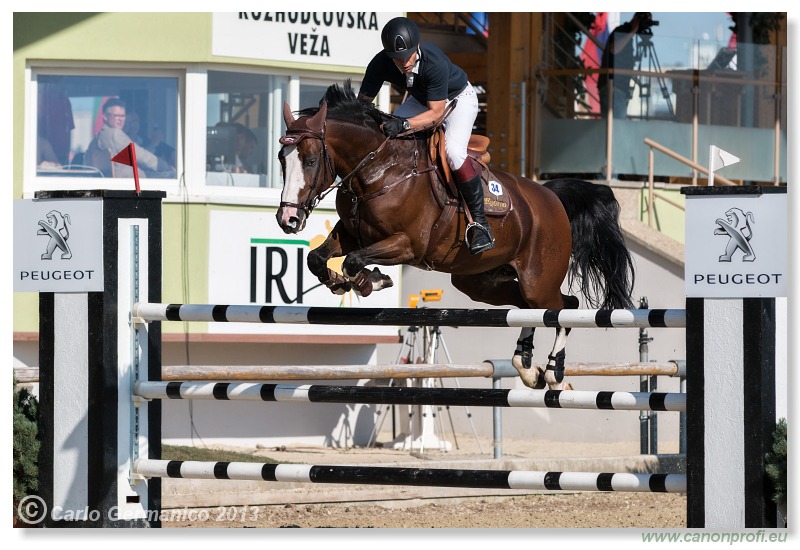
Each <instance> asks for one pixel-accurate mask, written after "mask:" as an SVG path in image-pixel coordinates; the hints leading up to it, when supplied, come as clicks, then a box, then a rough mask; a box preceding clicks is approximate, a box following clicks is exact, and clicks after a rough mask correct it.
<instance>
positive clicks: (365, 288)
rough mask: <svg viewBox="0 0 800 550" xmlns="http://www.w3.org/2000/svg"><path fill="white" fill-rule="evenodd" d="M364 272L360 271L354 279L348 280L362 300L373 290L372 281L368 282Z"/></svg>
mask: <svg viewBox="0 0 800 550" xmlns="http://www.w3.org/2000/svg"><path fill="white" fill-rule="evenodd" d="M365 272H366V270H364V269H362V270H361V271H360V272H359V273H358V274H357V275H356V276H355V277H352V278H351V279H350V281H351V282H352V283H353V290H355V292H356V294H357V295H358V296H361V297H362V298H366V297H367V296H369V295H370V294H372V290H373V287H372V281H370V280H369V276H368V275H366V274H365Z"/></svg>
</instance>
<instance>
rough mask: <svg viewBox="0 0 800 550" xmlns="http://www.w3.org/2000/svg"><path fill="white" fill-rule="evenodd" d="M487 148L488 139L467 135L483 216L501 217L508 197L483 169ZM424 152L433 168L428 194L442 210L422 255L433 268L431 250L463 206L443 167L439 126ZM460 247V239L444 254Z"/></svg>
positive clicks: (508, 205) (507, 207)
mask: <svg viewBox="0 0 800 550" xmlns="http://www.w3.org/2000/svg"><path fill="white" fill-rule="evenodd" d="M488 147H489V138H488V137H486V136H480V135H475V134H473V135H472V136H470V140H469V144H468V146H467V155H469V157H470V158H472V159H473V160H474V161H475V162H477V163H478V164H479V165H480V167H481V184H482V185H483V207H484V213H485V214H486V215H487V216H493V217H503V216H505V215H506V214H508V213H509V212H510V211H511V208H512V204H511V196H510V195H509V194H508V193H506V192H505V190H504V188H503V185H502V184H501V183H500V182H499V181H498V179H497V178H496V177H495V176H494V174H492V172H491V170H489V167H488V166H487V164H488V162H489V160H490V158H491V156H490V155H489V152H488V151H487V149H488ZM428 151H429V157H430V161H431V166H435V167H436V169H435V170H434V171H433V173H434V175H435V176H434V177H431V178H430V181H431V191H432V192H433V196H434V197H435V198H436V202H437V203H438V204H439V208H441V209H442V213H441V215H440V216H439V219H438V220H436V223H434V224H433V227H432V228H431V235H430V239H429V240H428V247H427V250H426V252H425V256H424V257H425V258H426V260H425V263H426V265H427V266H428V268H430V269H433V265H434V263H435V262H436V260H437V259H439V258H436V259H434V251H435V250H436V248H437V247H438V245H439V243H440V242H441V241H442V239H443V238H444V234H445V232H446V231H447V230H448V228H449V226H450V222H451V221H452V219H453V216H455V214H456V212H464V204H463V201H462V200H461V197H460V195H459V193H458V189H457V187H456V183H455V181H454V180H453V174H452V171H451V170H450V167H449V166H448V164H447V155H446V154H445V133H444V128H443V127H442V126H440V125H437V126H436V127H435V128H434V129H433V131H432V134H431V137H430V138H429V141H428ZM461 244H462V241H461V240H457V241H456V242H454V243H452V245H451V247H450V250H449V251H448V252H447V253H446V254H449V253H450V252H452V251H453V250H456V249H458V248H459V247H460V246H461Z"/></svg>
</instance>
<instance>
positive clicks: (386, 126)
mask: <svg viewBox="0 0 800 550" xmlns="http://www.w3.org/2000/svg"><path fill="white" fill-rule="evenodd" d="M408 128H409V126H408V120H406V119H404V118H393V119H390V120H387V121H386V122H384V123H383V133H384V134H386V135H387V136H389V137H390V138H393V137H396V136H397V134H399V133H400V132H403V131H405V130H408Z"/></svg>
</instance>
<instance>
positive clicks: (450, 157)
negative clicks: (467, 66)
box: [394, 82, 478, 170]
mask: <svg viewBox="0 0 800 550" xmlns="http://www.w3.org/2000/svg"><path fill="white" fill-rule="evenodd" d="M456 99H457V100H458V104H457V105H456V108H455V109H453V112H452V113H450V116H448V117H447V120H445V121H444V134H445V146H446V154H447V164H448V165H450V169H451V170H458V169H459V168H461V165H462V164H464V161H465V160H467V145H468V144H469V137H470V136H471V135H472V128H473V126H474V125H475V118H476V117H477V116H478V94H477V93H475V88H473V87H472V84H470V83H469V82H468V83H467V87H466V88H464V91H463V92H461V93H460V94H459V95H458V96H457V97H456ZM449 104H450V101H449V100H448V101H447V105H449ZM427 110H428V106H427V105H423V104H422V103H420V102H419V101H417V100H416V99H415V98H414V96H411V95H409V96H408V99H407V100H405V102H403V104H402V105H400V106H399V107H398V108H397V109H396V110H395V112H394V115H395V116H399V117H403V118H411V117H413V116H416V115H418V114H420V113H424V112H425V111H427Z"/></svg>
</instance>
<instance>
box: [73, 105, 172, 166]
mask: <svg viewBox="0 0 800 550" xmlns="http://www.w3.org/2000/svg"><path fill="white" fill-rule="evenodd" d="M126 118H127V117H126V113H125V102H124V101H122V100H121V99H118V98H111V99H109V100H108V101H106V102H105V103H104V104H103V126H102V127H101V128H100V131H99V132H98V133H97V136H95V138H94V139H93V140H92V142H91V143H90V144H89V147H87V149H86V164H88V165H90V166H95V167H97V168H99V169H100V170H101V171H102V172H103V175H105V176H106V177H112V176H113V177H115V178H132V177H133V168H132V167H131V166H127V165H124V164H119V163H113V164H114V166H113V167H112V162H111V157H113V156H114V155H116V154H117V153H119V152H120V151H122V150H123V149H124V148H126V147H127V146H128V145H129V144H130V143H132V142H133V140H132V139H131V138H130V136H128V135H127V134H126V133H125V131H124V129H123V128H124V127H125V119H126ZM136 162H137V164H138V168H139V170H140V172H142V173H143V175H145V176H146V175H147V172H148V171H149V172H153V173H156V172H158V173H166V172H174V168H172V167H171V166H170V165H169V164H168V163H167V162H166V161H164V160H163V159H160V158H158V157H157V156H156V155H154V154H153V153H151V152H150V151H148V150H147V149H145V148H144V147H136Z"/></svg>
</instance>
